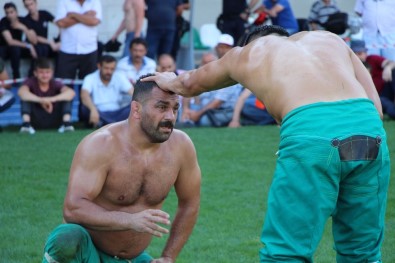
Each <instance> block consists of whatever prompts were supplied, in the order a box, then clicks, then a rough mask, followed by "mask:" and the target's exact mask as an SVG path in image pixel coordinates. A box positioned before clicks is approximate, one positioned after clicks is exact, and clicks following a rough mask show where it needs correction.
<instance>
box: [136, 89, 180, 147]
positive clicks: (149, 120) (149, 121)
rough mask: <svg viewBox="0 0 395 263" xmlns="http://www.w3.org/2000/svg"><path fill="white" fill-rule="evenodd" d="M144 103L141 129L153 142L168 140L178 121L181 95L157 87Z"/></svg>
mask: <svg viewBox="0 0 395 263" xmlns="http://www.w3.org/2000/svg"><path fill="white" fill-rule="evenodd" d="M142 104H143V107H142V113H141V129H142V130H143V131H144V132H145V134H146V135H147V136H148V138H149V139H150V141H151V142H152V143H162V142H165V141H167V140H168V139H169V137H170V135H171V133H172V132H173V128H174V125H175V123H176V119H177V114H178V108H179V107H180V102H179V96H178V95H177V94H172V93H169V92H165V91H163V90H161V89H160V88H157V87H156V88H154V89H153V90H152V91H151V96H150V98H149V99H147V100H146V101H145V102H143V103H142Z"/></svg>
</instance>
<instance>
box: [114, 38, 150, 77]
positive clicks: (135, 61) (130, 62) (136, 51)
mask: <svg viewBox="0 0 395 263" xmlns="http://www.w3.org/2000/svg"><path fill="white" fill-rule="evenodd" d="M129 50H130V56H127V57H124V58H121V59H120V60H119V61H118V65H117V71H119V72H122V73H123V74H124V75H125V76H126V77H127V78H128V79H129V80H130V82H132V83H133V84H135V83H136V81H137V80H138V79H139V78H140V77H141V76H143V75H147V74H149V73H153V72H155V71H156V62H155V60H153V59H151V58H149V57H147V56H146V55H147V50H148V46H147V42H146V41H145V40H144V39H142V38H135V39H133V40H132V42H131V43H130V48H129Z"/></svg>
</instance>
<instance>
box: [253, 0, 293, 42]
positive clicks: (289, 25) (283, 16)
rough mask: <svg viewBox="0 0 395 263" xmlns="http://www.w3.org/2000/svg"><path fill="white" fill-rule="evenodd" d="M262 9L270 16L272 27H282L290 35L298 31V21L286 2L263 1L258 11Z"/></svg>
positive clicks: (285, 0)
mask: <svg viewBox="0 0 395 263" xmlns="http://www.w3.org/2000/svg"><path fill="white" fill-rule="evenodd" d="M262 9H263V11H265V13H267V14H268V15H269V16H270V20H271V21H272V24H273V25H276V26H281V27H283V28H284V29H285V30H287V32H288V33H289V34H290V35H292V34H295V33H297V32H298V31H299V25H298V21H297V20H296V18H295V15H294V13H293V10H292V7H291V4H290V3H289V1H288V0H264V1H263V5H262V7H260V8H259V10H262Z"/></svg>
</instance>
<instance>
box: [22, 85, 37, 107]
mask: <svg viewBox="0 0 395 263" xmlns="http://www.w3.org/2000/svg"><path fill="white" fill-rule="evenodd" d="M18 95H19V97H20V98H21V100H23V101H31V102H36V103H41V102H42V101H43V98H42V97H39V96H37V95H35V94H33V93H31V92H30V90H29V87H28V86H27V85H22V86H21V87H20V88H19V90H18Z"/></svg>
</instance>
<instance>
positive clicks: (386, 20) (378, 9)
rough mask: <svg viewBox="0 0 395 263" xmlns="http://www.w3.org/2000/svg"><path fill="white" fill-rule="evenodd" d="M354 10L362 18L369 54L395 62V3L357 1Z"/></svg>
mask: <svg viewBox="0 0 395 263" xmlns="http://www.w3.org/2000/svg"><path fill="white" fill-rule="evenodd" d="M354 10H355V12H356V13H357V15H359V16H361V17H362V23H363V38H364V40H365V42H366V47H367V48H368V54H369V55H370V54H375V55H380V56H383V57H386V58H387V59H390V60H392V61H395V47H394V45H395V16H394V13H395V1H391V0H385V1H375V0H357V1H356V3H355V8H354Z"/></svg>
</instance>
